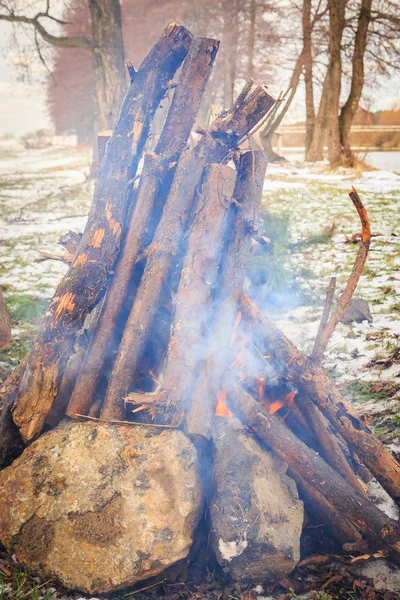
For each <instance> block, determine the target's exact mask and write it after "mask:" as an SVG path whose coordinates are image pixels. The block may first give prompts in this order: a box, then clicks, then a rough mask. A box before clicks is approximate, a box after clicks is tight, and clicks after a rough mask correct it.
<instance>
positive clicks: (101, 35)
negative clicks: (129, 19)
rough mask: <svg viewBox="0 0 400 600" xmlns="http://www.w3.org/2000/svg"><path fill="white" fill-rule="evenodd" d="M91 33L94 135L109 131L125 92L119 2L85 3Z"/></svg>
mask: <svg viewBox="0 0 400 600" xmlns="http://www.w3.org/2000/svg"><path fill="white" fill-rule="evenodd" d="M88 1H89V10H90V25H91V32H92V40H91V43H92V59H93V73H94V99H95V115H94V126H95V133H99V132H100V131H103V130H106V129H113V128H114V125H115V123H116V121H117V117H118V112H119V109H120V106H121V102H122V99H123V97H124V94H125V92H126V87H127V84H126V74H125V66H124V42H123V39H122V23H121V6H120V3H119V0H88Z"/></svg>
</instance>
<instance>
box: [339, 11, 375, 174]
mask: <svg viewBox="0 0 400 600" xmlns="http://www.w3.org/2000/svg"><path fill="white" fill-rule="evenodd" d="M371 5H372V0H361V9H360V14H359V17H358V25H357V32H356V37H355V40H354V52H353V59H352V66H353V72H352V76H351V87H350V93H349V95H348V98H347V100H346V102H345V104H344V105H343V107H342V110H341V111H340V115H339V127H340V142H341V151H342V162H343V163H344V164H345V165H347V166H349V167H354V155H353V152H352V150H351V146H350V129H351V124H352V122H353V118H354V115H355V114H356V112H357V110H358V106H359V103H360V99H361V94H362V90H363V87H364V55H365V49H366V46H367V35H368V27H369V24H370V22H371Z"/></svg>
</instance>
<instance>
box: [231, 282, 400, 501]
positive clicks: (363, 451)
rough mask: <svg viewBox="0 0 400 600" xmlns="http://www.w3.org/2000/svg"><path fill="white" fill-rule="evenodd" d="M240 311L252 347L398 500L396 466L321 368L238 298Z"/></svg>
mask: <svg viewBox="0 0 400 600" xmlns="http://www.w3.org/2000/svg"><path fill="white" fill-rule="evenodd" d="M240 306H241V311H242V313H243V317H244V318H245V320H246V323H247V324H248V325H249V326H250V327H251V328H252V329H253V331H254V332H255V333H256V339H257V340H258V341H257V342H256V343H258V344H261V349H264V350H265V349H266V348H268V351H269V352H270V353H271V354H272V355H273V356H275V358H276V359H277V360H280V361H282V363H283V364H285V368H286V371H287V376H288V377H290V378H291V379H293V380H294V381H296V383H297V385H299V387H300V389H301V390H302V391H303V392H304V393H305V394H307V395H308V396H309V397H310V399H311V400H312V401H313V402H315V404H316V405H317V407H318V408H319V409H320V410H321V412H322V413H323V414H324V415H325V416H326V417H327V419H328V420H329V421H330V423H331V424H332V426H333V427H334V429H336V430H337V431H338V432H339V433H340V435H341V436H342V437H343V438H344V439H345V441H346V443H347V444H348V445H349V447H350V449H351V450H352V451H354V452H355V453H356V454H357V456H358V457H359V459H360V460H361V461H362V462H363V463H364V464H365V466H366V467H368V469H369V470H370V471H371V473H373V474H374V475H375V477H376V478H377V480H378V481H379V483H380V484H381V485H382V487H383V488H384V489H385V490H386V491H387V493H388V494H389V495H390V496H391V497H392V498H393V499H394V500H398V499H400V465H399V464H398V462H397V461H396V459H395V458H394V456H392V455H391V454H390V452H388V451H387V450H386V449H385V447H384V446H383V444H382V443H381V442H380V440H379V439H378V438H377V437H376V436H375V435H374V434H373V432H372V431H371V430H370V429H369V428H368V427H367V426H366V424H365V423H363V422H361V421H360V419H359V418H358V416H357V415H356V414H355V412H354V411H353V410H352V409H351V407H350V406H349V404H348V403H347V402H346V401H345V399H344V398H343V396H342V395H341V393H340V392H339V390H338V389H337V387H336V386H335V384H334V383H333V382H332V380H331V379H329V377H328V376H327V375H326V373H325V371H324V370H323V368H322V367H320V366H318V365H315V364H314V363H313V362H312V360H310V359H309V358H308V357H307V356H306V355H305V354H303V353H302V352H301V351H300V350H298V348H296V346H294V344H292V342H290V340H288V339H287V338H286V337H285V335H284V334H283V333H282V332H281V331H279V329H278V328H277V327H275V325H273V323H271V322H270V321H269V320H268V319H267V318H266V317H265V316H264V315H263V314H262V313H261V311H260V310H259V309H258V308H257V306H256V305H255V304H254V302H252V300H251V299H250V298H249V296H247V294H242V297H241V305H240Z"/></svg>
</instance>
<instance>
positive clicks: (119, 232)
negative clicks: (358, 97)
mask: <svg viewBox="0 0 400 600" xmlns="http://www.w3.org/2000/svg"><path fill="white" fill-rule="evenodd" d="M218 45H219V43H218V41H216V40H211V39H193V37H192V35H191V34H190V33H189V32H188V31H187V30H186V29H185V28H184V27H181V26H179V25H175V24H174V25H171V26H169V27H168V28H167V29H166V30H165V32H164V34H163V36H162V38H161V39H160V41H159V42H158V43H157V44H156V45H155V46H154V48H153V49H152V51H151V52H150V54H149V55H148V57H147V58H145V60H144V61H143V63H142V65H141V66H140V68H139V69H138V71H134V70H133V69H132V67H131V66H130V69H129V71H130V75H131V83H130V87H129V89H128V92H127V96H126V98H125V100H124V103H123V105H122V108H121V112H120V115H119V118H118V121H117V124H116V126H115V129H114V131H113V133H112V135H111V137H110V139H109V141H108V142H107V144H106V146H105V153H104V158H103V160H102V165H101V168H100V172H99V175H98V180H97V183H96V188H95V192H94V199H93V205H92V208H91V211H90V214H89V218H88V223H87V226H86V228H85V231H84V232H83V235H82V236H81V237H79V236H78V237H76V238H75V240H74V242H73V243H71V240H69V242H68V253H69V254H70V255H71V256H72V255H73V258H72V259H69V260H70V267H69V269H68V271H67V273H66V275H65V277H64V279H63V280H62V282H61V283H60V285H59V286H58V288H57V290H56V293H55V295H54V298H53V300H52V301H51V303H50V305H49V308H48V310H47V311H46V314H45V316H44V319H43V322H42V326H41V329H40V332H39V334H38V337H37V339H36V340H35V343H34V346H33V349H32V351H31V353H30V356H29V358H28V361H27V365H26V367H25V371H24V373H23V376H22V378H21V381H20V384H19V390H18V393H17V394H16V399H15V402H14V406H13V419H14V422H15V424H16V425H17V426H18V427H19V429H20V432H21V435H22V437H23V439H24V441H25V442H26V443H28V442H31V441H32V440H33V439H35V438H37V437H38V436H39V435H40V434H41V432H42V431H43V428H44V426H45V425H46V426H49V425H51V426H56V425H57V424H58V423H59V421H60V420H61V419H62V418H64V417H65V415H67V416H68V417H70V418H73V419H95V420H96V419H98V420H99V421H107V422H109V423H115V424H116V426H117V425H118V423H132V422H135V424H136V425H138V426H140V423H146V424H147V425H150V426H154V427H161V428H171V427H172V428H181V429H183V430H184V431H185V432H186V434H187V435H189V436H190V437H191V438H192V439H193V440H195V441H196V442H197V443H198V442H201V441H203V442H207V441H208V440H209V439H210V438H211V435H212V430H213V426H214V422H215V417H216V405H217V398H220V400H221V399H222V398H224V397H226V398H227V404H228V407H225V408H226V410H227V411H228V408H230V409H231V410H232V411H233V413H235V414H236V415H237V416H238V417H239V418H240V419H241V420H242V422H243V423H244V424H245V425H246V426H247V427H248V428H250V429H251V430H252V431H253V432H254V434H255V435H256V436H257V438H259V440H261V442H262V443H264V444H266V445H267V446H268V447H270V448H272V449H273V450H274V451H275V452H276V454H278V455H279V456H281V457H282V458H283V459H284V460H285V461H286V462H287V463H288V465H289V467H290V470H291V473H292V475H293V478H294V479H295V480H296V481H297V483H298V486H299V489H300V490H301V492H302V494H303V495H304V496H305V497H307V498H308V499H309V500H310V502H311V503H312V504H313V506H315V508H316V511H317V512H318V514H319V515H320V518H321V519H323V520H324V521H325V522H326V523H327V524H328V525H329V526H330V527H331V528H332V531H333V533H334V535H335V536H336V537H337V538H338V539H339V541H340V543H341V544H342V545H343V547H344V549H345V550H347V551H349V550H351V551H354V552H355V551H359V552H365V551H366V550H368V551H371V552H372V551H373V552H376V551H378V550H379V551H381V552H382V553H386V554H387V555H389V556H390V557H391V558H392V559H393V560H395V561H396V562H400V529H399V527H398V525H397V523H396V522H394V521H392V520H391V519H389V518H388V517H386V516H385V515H384V514H383V513H381V512H380V511H379V509H378V508H376V507H375V506H374V505H373V504H372V503H371V502H370V501H369V499H368V498H367V496H366V493H365V486H364V484H363V482H362V481H361V479H360V478H359V477H358V475H357V474H356V473H358V472H360V471H363V472H364V473H365V472H367V471H370V472H371V473H372V474H373V475H374V476H375V477H376V478H377V479H378V481H379V482H380V483H381V484H382V486H383V487H384V488H385V489H386V491H387V492H388V493H389V494H390V495H391V496H392V498H394V499H396V500H398V499H399V498H400V466H399V464H398V463H397V462H396V460H395V459H394V457H393V456H392V455H391V454H390V453H389V452H388V451H386V450H385V448H384V447H383V445H382V444H381V443H380V441H379V440H378V439H377V438H376V437H375V436H374V434H373V433H372V431H371V430H370V429H369V428H368V427H367V426H366V425H365V423H363V422H362V421H361V420H360V419H359V418H358V417H357V415H356V414H355V413H354V411H353V410H352V409H351V408H350V407H349V406H348V405H347V403H346V402H345V401H344V399H343V398H342V396H341V394H340V393H339V391H338V390H337V388H336V387H335V385H334V384H333V382H332V381H331V380H330V379H329V378H328V376H327V374H326V373H325V371H324V369H323V367H322V366H321V361H322V358H323V354H324V350H325V348H326V345H327V343H328V341H329V338H330V336H331V335H332V332H333V330H334V328H335V326H336V324H337V322H338V320H339V318H340V315H341V314H342V313H343V311H344V310H345V308H346V306H347V305H348V302H349V301H350V299H351V296H352V293H353V291H354V289H355V286H356V285H357V282H358V278H359V275H360V273H361V270H362V267H363V264H364V262H365V259H366V256H367V253H368V247H369V240H370V230H369V221H368V215H367V213H366V211H365V209H364V207H363V205H362V202H361V200H360V199H359V197H358V195H357V194H356V192H355V190H352V192H351V193H350V197H351V199H352V201H353V203H354V205H355V207H356V209H357V211H358V213H359V215H360V219H361V222H362V236H361V244H360V250H359V254H358V257H357V260H356V263H355V266H354V269H353V273H352V275H351V277H350V279H349V283H348V285H347V286H346V289H345V292H344V294H343V295H342V297H341V299H340V300H339V305H338V308H337V309H336V311H335V312H334V313H333V314H332V316H331V317H330V318H329V313H330V305H331V299H332V296H333V292H332V288H333V284H332V285H331V287H330V290H329V293H328V296H327V302H326V310H325V311H324V319H323V322H322V324H321V328H320V332H319V334H318V338H317V341H316V345H315V348H314V351H313V354H312V356H311V357H307V356H305V355H304V354H303V353H301V352H300V351H299V350H298V349H297V348H296V347H295V346H294V345H293V344H292V343H291V342H290V341H289V340H288V339H287V338H286V337H285V336H284V335H283V334H282V333H281V332H280V331H279V330H278V329H277V328H276V327H275V325H273V323H271V322H270V321H269V320H268V319H267V317H266V316H265V315H264V314H263V313H262V312H261V311H260V310H259V308H258V307H257V306H256V305H255V304H254V303H253V301H252V300H251V298H249V296H248V295H247V294H246V293H245V292H244V291H243V289H244V284H245V275H246V266H247V262H248V258H249V254H250V249H251V243H252V238H255V239H257V238H258V211H259V206H260V202H261V196H262V187H263V181H264V177H265V169H266V159H265V157H264V155H263V153H261V152H258V151H254V150H249V151H242V150H240V146H241V144H242V143H243V141H244V140H245V139H246V138H247V137H249V136H250V135H251V133H252V132H253V131H254V130H255V129H256V128H257V125H258V124H259V123H260V122H262V120H263V119H264V117H265V115H267V114H268V112H269V110H270V109H271V108H272V107H273V106H274V103H275V101H274V98H273V97H272V96H271V95H270V94H269V93H268V91H267V89H266V88H265V87H264V86H262V85H259V86H256V87H255V89H254V90H253V91H251V88H252V84H251V82H250V83H249V84H246V86H245V88H244V89H243V92H242V93H241V94H240V96H239V97H238V100H237V101H236V103H235V104H234V106H233V107H232V109H230V110H228V111H224V112H223V113H221V114H220V115H218V116H217V117H216V119H215V120H214V121H213V122H212V123H211V125H210V126H209V127H208V129H205V130H204V129H203V130H200V131H198V133H200V139H199V140H198V142H197V143H196V145H194V146H193V147H189V146H188V144H187V140H188V138H189V134H190V132H191V129H192V127H193V124H194V122H195V118H196V114H197V111H198V109H199V106H200V102H201V99H202V95H203V92H204V89H205V86H206V84H207V81H208V78H209V76H210V72H211V69H212V66H213V62H214V59H215V56H216V53H217V51H218ZM181 65H182V69H181V71H180V75H179V78H178V80H177V82H174V83H172V80H173V77H174V75H175V73H176V71H177V70H178V69H179V67H180V66H181ZM167 93H169V94H172V93H173V94H174V95H173V98H172V100H171V104H170V109H169V112H168V115H167V117H166V120H165V123H164V126H163V129H162V132H161V133H160V136H159V139H158V142H157V144H156V146H155V149H154V150H152V151H145V143H146V141H147V139H148V137H149V128H150V124H151V121H152V118H153V116H154V114H155V111H156V109H157V107H158V106H159V104H160V101H161V100H162V99H163V98H164V96H165V95H166V94H167ZM102 137H104V136H102ZM103 145H104V144H103ZM142 158H143V159H144V160H143V166H142V170H141V172H140V173H139V174H138V166H139V163H140V160H141V159H142ZM161 308H163V310H165V311H167V312H169V315H170V317H169V319H170V325H171V328H170V333H169V335H168V334H167V336H166V335H165V328H164V330H163V331H162V332H161V330H159V329H158V322H157V315H158V314H159V311H160V310H161ZM124 311H126V314H125V312H124ZM88 315H91V322H90V324H89V323H88ZM84 323H86V328H85V332H86V335H87V336H88V337H89V338H90V341H89V344H88V345H87V346H85V345H83V344H79V339H78V338H79V332H80V330H81V328H82V326H83V325H84ZM118 328H120V329H121V335H120V336H119V339H117V343H116V349H115V350H116V352H115V356H114V355H113V353H112V346H113V344H115V338H116V337H117V338H118V336H115V331H116V329H118ZM150 335H151V336H152V338H153V339H152V340H151V342H152V345H153V346H157V345H158V347H159V348H164V346H165V348H166V350H165V356H160V355H162V353H163V350H161V351H160V352H158V353H157V359H156V361H155V362H156V365H155V366H156V370H157V374H158V375H157V381H156V385H155V386H153V389H152V390H150V391H149V389H142V388H141V386H140V378H139V372H140V368H141V365H143V364H145V360H146V349H147V348H148V345H149V338H150ZM165 338H167V339H165ZM266 357H268V358H266ZM153 359H154V357H153ZM153 362H154V360H153ZM250 363H251V366H250ZM106 369H109V377H108V385H107V388H106V389H100V387H101V386H99V381H100V379H101V377H102V376H103V375H104V372H105V370H106ZM253 369H256V371H254V370H253ZM273 382H274V383H273ZM276 382H278V383H279V382H283V384H282V389H283V390H284V393H283V396H282V397H281V398H278V399H277V400H272V399H269V398H268V397H266V395H265V392H266V390H267V389H268V386H272V385H277V383H276ZM221 402H222V400H221ZM282 407H283V409H284V410H285V421H284V422H282V421H281V420H280V419H279V418H277V416H275V414H273V413H275V412H276V411H278V410H281V408H282ZM227 414H228V415H229V411H228V412H227ZM286 417H287V418H286ZM300 437H301V438H302V439H303V440H304V441H301V439H300ZM197 445H198V446H200V445H201V444H197Z"/></svg>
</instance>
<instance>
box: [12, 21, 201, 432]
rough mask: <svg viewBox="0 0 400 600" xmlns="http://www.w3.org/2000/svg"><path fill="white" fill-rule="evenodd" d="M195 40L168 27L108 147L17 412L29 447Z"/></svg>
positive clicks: (102, 278)
mask: <svg viewBox="0 0 400 600" xmlns="http://www.w3.org/2000/svg"><path fill="white" fill-rule="evenodd" d="M191 38H192V36H191V34H190V33H189V32H188V31H187V30H186V29H185V28H184V27H181V26H177V25H175V24H173V25H170V26H169V27H168V28H167V29H166V30H165V31H164V34H163V36H162V38H161V40H160V41H159V42H158V43H157V44H156V46H154V48H153V49H152V50H151V52H150V53H149V55H148V56H147V57H146V58H145V59H144V61H143V63H142V65H141V67H140V69H139V71H138V72H137V74H136V76H135V79H134V81H133V83H132V84H131V85H130V87H129V90H128V93H127V95H126V97H125V100H124V103H123V105H122V109H121V112H120V115H119V119H118V122H117V124H116V127H115V129H114V132H113V135H112V137H111V139H110V141H109V143H108V146H107V152H106V155H105V157H104V160H103V163H102V166H101V169H100V172H99V176H98V180H97V184H96V188H95V192H94V198H93V203H92V208H91V210H90V213H89V217H88V222H87V225H86V228H85V231H84V233H83V236H82V239H81V242H80V244H79V247H78V250H77V253H76V256H75V258H74V261H73V263H72V264H71V266H70V268H69V269H68V272H67V274H66V275H65V277H64V278H63V280H62V281H61V283H60V284H59V286H58V287H57V290H56V292H55V295H54V297H53V299H52V301H51V303H50V305H49V307H48V309H47V311H46V313H45V316H44V318H43V321H42V326H41V330H40V332H39V334H38V337H37V338H36V340H35V343H34V347H33V350H32V352H31V355H30V358H29V361H28V365H27V367H26V369H25V373H24V377H23V380H22V382H21V387H20V391H19V397H18V399H17V401H16V404H15V406H14V410H13V417H14V421H15V423H16V424H17V425H18V427H20V429H21V435H22V437H23V438H24V440H25V441H28V440H32V439H34V438H35V437H36V436H38V435H39V434H40V432H41V430H42V427H43V424H44V422H45V419H46V415H47V414H48V412H49V410H50V408H51V406H52V404H53V401H54V398H55V397H56V395H57V392H58V388H59V385H60V378H61V375H62V373H63V370H64V367H65V365H66V362H67V360H68V358H69V356H70V354H71V351H72V347H73V344H74V339H75V335H76V333H77V331H78V330H79V328H80V327H81V326H82V324H83V321H84V319H85V317H86V315H87V314H88V313H89V312H90V311H91V310H92V308H93V307H94V306H95V304H96V303H97V301H98V300H99V298H100V296H101V294H102V293H103V291H104V289H105V286H106V284H107V282H108V277H109V274H110V272H111V271H112V269H113V267H114V263H115V260H116V257H117V254H118V249H119V245H120V238H121V234H122V227H123V226H124V219H125V214H126V210H127V203H128V199H129V190H130V185H131V184H130V180H131V179H132V177H133V176H134V175H135V173H136V169H137V165H138V162H139V159H140V156H141V153H142V149H143V146H144V143H145V141H146V139H147V136H148V131H149V126H150V123H151V120H152V117H153V115H154V113H155V111H156V109H157V107H158V105H159V103H160V101H161V99H162V98H163V96H164V94H165V92H166V90H167V89H168V85H169V82H170V80H171V79H172V77H173V75H174V73H175V71H176V70H177V69H178V67H179V66H180V64H181V63H182V61H183V59H184V57H185V55H186V53H187V50H188V47H189V45H190V42H191Z"/></svg>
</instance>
